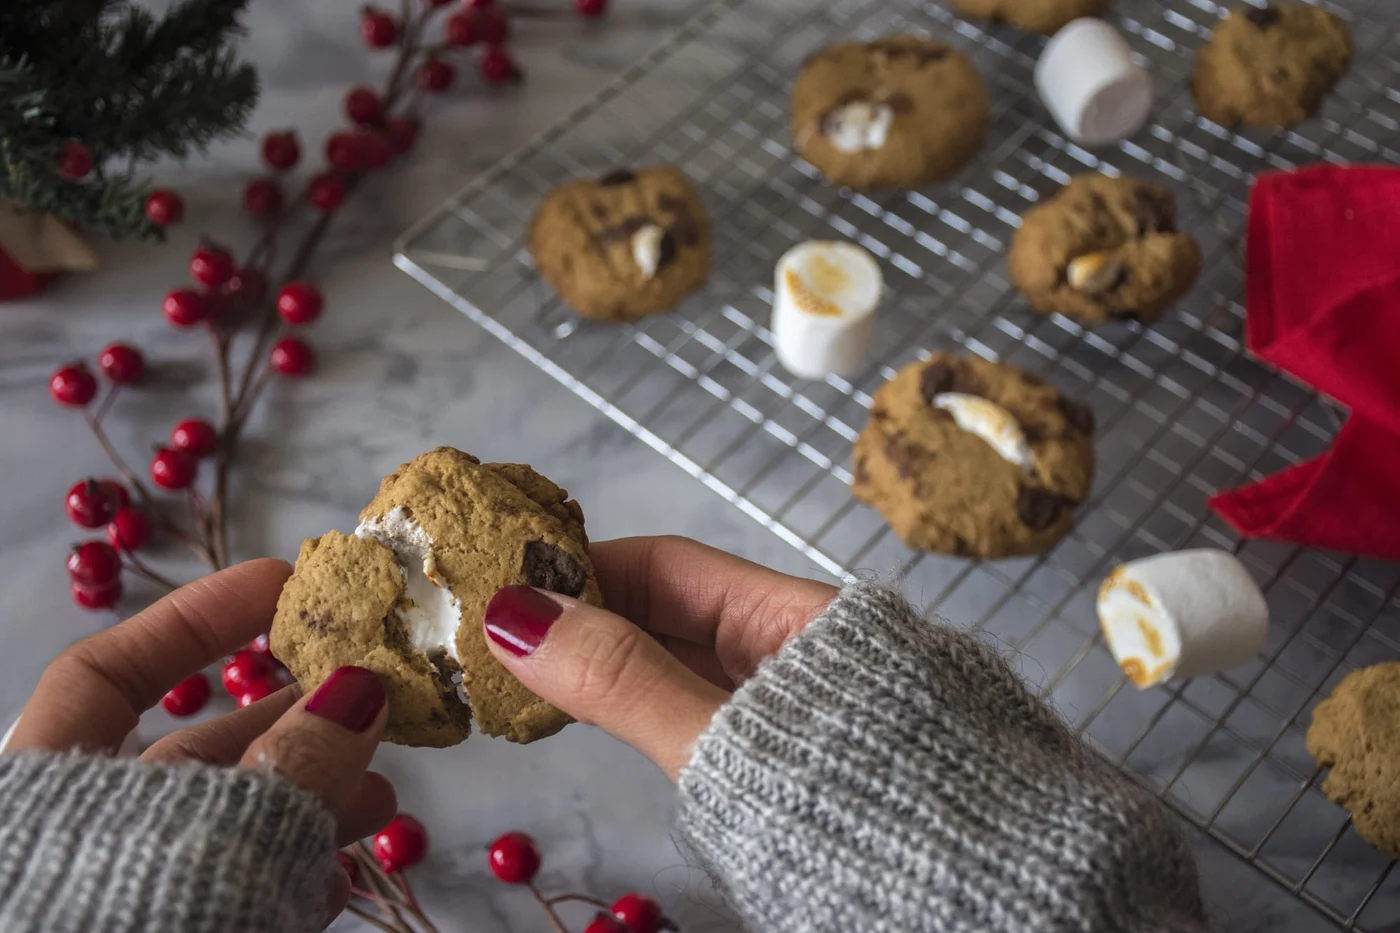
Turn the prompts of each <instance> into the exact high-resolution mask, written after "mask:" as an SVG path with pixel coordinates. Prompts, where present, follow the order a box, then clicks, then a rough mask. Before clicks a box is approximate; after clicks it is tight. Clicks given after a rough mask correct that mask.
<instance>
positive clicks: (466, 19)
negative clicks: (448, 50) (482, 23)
mask: <svg viewBox="0 0 1400 933" xmlns="http://www.w3.org/2000/svg"><path fill="white" fill-rule="evenodd" d="M443 33H444V34H445V35H446V37H447V44H448V45H455V46H459V47H462V48H465V47H467V46H469V45H471V44H473V43H474V42H476V41H477V40H478V39H479V38H480V36H478V35H477V34H476V27H475V26H474V25H472V17H471V14H470V13H453V14H452V15H451V16H449V17H448V18H447V25H446V26H444V27H443Z"/></svg>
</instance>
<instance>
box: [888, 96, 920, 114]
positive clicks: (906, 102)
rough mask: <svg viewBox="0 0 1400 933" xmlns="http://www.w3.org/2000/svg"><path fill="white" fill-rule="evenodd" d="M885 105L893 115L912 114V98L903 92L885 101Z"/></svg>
mask: <svg viewBox="0 0 1400 933" xmlns="http://www.w3.org/2000/svg"><path fill="white" fill-rule="evenodd" d="M885 104H886V106H888V107H889V108H890V110H892V111H894V112H895V113H899V114H905V113H913V112H914V98H912V97H910V96H909V95H908V94H905V93H903V92H896V93H894V94H891V95H890V96H889V97H887V98H886V99H885Z"/></svg>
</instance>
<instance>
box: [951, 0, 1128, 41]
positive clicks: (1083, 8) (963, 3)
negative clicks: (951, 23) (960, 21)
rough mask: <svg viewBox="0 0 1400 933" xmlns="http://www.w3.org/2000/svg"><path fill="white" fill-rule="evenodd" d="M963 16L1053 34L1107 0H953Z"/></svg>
mask: <svg viewBox="0 0 1400 933" xmlns="http://www.w3.org/2000/svg"><path fill="white" fill-rule="evenodd" d="M952 2H953V8H954V9H956V10H957V11H958V12H959V13H961V14H962V15H963V16H967V17H971V18H974V19H993V20H1000V21H1003V22H1007V23H1010V24H1011V25H1013V26H1015V27H1017V28H1018V29H1024V30H1026V31H1027V32H1043V33H1045V34H1046V35H1053V34H1054V33H1057V32H1059V31H1060V27H1061V26H1063V25H1065V24H1066V23H1068V22H1070V21H1071V20H1076V19H1079V18H1080V17H1081V16H1098V15H1099V14H1100V13H1102V12H1103V10H1104V8H1105V7H1106V6H1108V0H952Z"/></svg>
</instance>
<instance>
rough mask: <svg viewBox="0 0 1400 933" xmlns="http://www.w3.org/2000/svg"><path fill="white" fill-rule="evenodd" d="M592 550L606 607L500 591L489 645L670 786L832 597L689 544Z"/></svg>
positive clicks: (610, 545) (638, 543)
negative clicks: (721, 712) (751, 681)
mask: <svg viewBox="0 0 1400 933" xmlns="http://www.w3.org/2000/svg"><path fill="white" fill-rule="evenodd" d="M590 554H591V556H592V558H593V564H594V567H595V569H596V570H597V575H598V582H599V584H600V586H601V587H602V590H603V600H604V602H605V603H606V605H607V606H608V610H609V611H604V610H602V609H597V608H595V607H593V606H589V605H586V604H584V603H581V602H578V601H577V600H573V599H569V598H567V597H564V596H559V595H557V594H555V593H545V592H542V591H536V590H532V589H530V588H528V587H507V588H506V589H504V590H502V591H501V592H500V593H498V594H497V595H496V597H495V598H493V599H492V601H491V603H490V605H488V606H487V609H486V619H485V624H486V633H487V643H488V644H489V645H490V646H491V649H492V651H493V652H494V653H495V655H496V657H497V658H498V659H500V661H501V663H502V664H504V665H505V666H506V667H507V668H508V669H509V670H510V671H511V672H512V673H513V674H515V676H516V677H518V678H519V679H520V680H521V682H523V683H524V684H525V685H526V686H527V687H529V688H530V689H531V690H533V691H534V692H535V693H537V694H538V695H539V696H541V697H543V698H544V699H546V700H548V701H549V702H551V703H553V704H554V705H555V706H558V707H559V708H560V709H562V710H564V711H565V712H566V713H568V714H570V715H571V716H573V717H574V718H575V719H578V720H579V721H580V722H587V723H593V724H595V725H598V726H601V727H602V728H604V729H606V730H607V731H608V732H610V733H612V734H613V735H614V736H616V737H617V738H619V739H622V740H623V741H624V742H627V743H628V744H630V745H631V746H632V747H634V748H636V749H637V750H638V751H640V752H641V753H642V754H644V755H646V756H647V757H648V758H650V759H651V760H652V761H653V762H655V763H656V764H657V766H658V767H660V768H661V769H662V770H663V771H665V772H666V774H668V775H669V776H670V777H671V779H672V780H674V779H675V778H676V776H677V775H678V774H679V773H680V770H681V768H683V767H684V766H685V764H686V762H688V761H689V760H690V753H691V748H692V746H693V745H694V743H695V740H696V739H697V738H699V736H700V734H701V733H702V732H704V731H705V728H706V727H707V726H708V725H709V723H710V719H711V718H712V717H713V716H714V714H715V711H716V710H717V709H719V707H720V706H721V705H722V704H723V703H724V702H725V700H727V699H728V698H729V693H730V691H732V690H733V689H734V688H735V687H737V686H738V685H739V684H741V683H743V682H744V681H745V680H746V679H747V678H748V677H749V676H750V675H752V674H753V672H754V670H755V669H756V668H757V667H758V664H759V662H760V661H762V660H763V659H764V658H766V657H768V656H769V655H771V654H773V653H775V652H776V651H777V650H778V649H779V648H781V647H782V646H783V644H784V642H786V641H787V640H788V639H789V638H791V637H792V636H793V635H795V634H797V633H798V632H800V631H801V630H802V629H803V628H804V627H806V625H807V623H808V622H810V621H811V620H812V619H813V618H814V617H815V616H816V615H817V614H818V613H819V612H821V610H822V609H824V608H825V607H826V605H827V603H829V602H831V599H832V597H834V596H835V595H836V588H835V587H832V586H828V585H827V584H825V583H818V582H816V581H815V580H803V579H800V578H798V577H790V576H788V575H786V574H782V573H778V572H776V571H773V570H768V569H766V568H764V567H760V566H758V565H757V564H753V563H750V562H748V561H746V560H743V559H741V558H738V557H735V556H733V555H732V554H726V553H724V552H723V551H718V550H715V549H714V548H711V547H707V546H705V545H703V544H700V543H698V542H696V541H690V540H687V539H685V538H669V537H668V538H624V539H621V540H618V541H603V542H598V543H596V544H594V545H593V546H592V548H591V549H590ZM629 619H630V620H631V621H628V620H629ZM634 623H635V624H634Z"/></svg>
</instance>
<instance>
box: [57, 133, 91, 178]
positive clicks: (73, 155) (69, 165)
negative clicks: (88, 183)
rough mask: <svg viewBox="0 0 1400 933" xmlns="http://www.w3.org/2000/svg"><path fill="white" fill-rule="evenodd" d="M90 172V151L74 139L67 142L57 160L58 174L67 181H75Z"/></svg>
mask: <svg viewBox="0 0 1400 933" xmlns="http://www.w3.org/2000/svg"><path fill="white" fill-rule="evenodd" d="M90 171H92V150H91V149H89V148H88V147H87V146H84V145H83V144H82V143H80V142H78V141H77V140H76V139H70V140H68V146H67V148H65V149H64V150H63V155H62V157H60V158H59V160H58V174H59V176H60V177H62V178H65V179H67V180H68V181H77V180H78V179H80V178H83V177H85V176H86V175H87V173H88V172H90Z"/></svg>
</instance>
